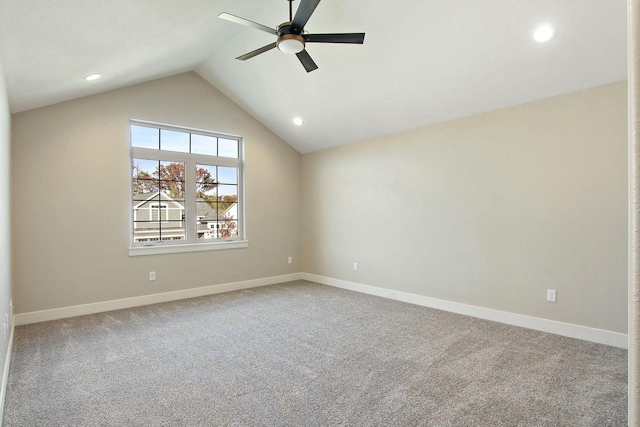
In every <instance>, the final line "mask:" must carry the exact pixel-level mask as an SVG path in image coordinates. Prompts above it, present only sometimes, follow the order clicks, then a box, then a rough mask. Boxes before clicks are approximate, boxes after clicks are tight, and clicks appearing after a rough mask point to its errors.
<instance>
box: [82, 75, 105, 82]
mask: <svg viewBox="0 0 640 427" xmlns="http://www.w3.org/2000/svg"><path fill="white" fill-rule="evenodd" d="M101 76H102V74H99V73H95V74H89V75H88V76H85V78H84V79H85V80H88V81H91V80H98V79H99V78H100V77H101Z"/></svg>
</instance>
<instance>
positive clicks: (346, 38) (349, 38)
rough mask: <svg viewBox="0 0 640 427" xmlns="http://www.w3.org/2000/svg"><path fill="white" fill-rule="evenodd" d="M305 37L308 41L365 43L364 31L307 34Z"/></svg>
mask: <svg viewBox="0 0 640 427" xmlns="http://www.w3.org/2000/svg"><path fill="white" fill-rule="evenodd" d="M303 37H304V39H305V41H306V42H307V43H354V44H362V43H364V33H343V34H307V35H305V36H303Z"/></svg>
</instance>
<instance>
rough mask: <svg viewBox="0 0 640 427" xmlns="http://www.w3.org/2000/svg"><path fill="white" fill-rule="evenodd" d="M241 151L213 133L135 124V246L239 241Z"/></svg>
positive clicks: (237, 144)
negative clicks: (206, 241)
mask: <svg viewBox="0 0 640 427" xmlns="http://www.w3.org/2000/svg"><path fill="white" fill-rule="evenodd" d="M240 149H241V146H240V140H239V139H233V138H231V137H228V136H221V135H216V134H215V133H213V132H211V133H208V132H207V133H205V132H202V131H197V133H196V131H191V130H184V129H180V128H174V127H169V126H167V127H164V126H156V125H153V124H146V123H141V122H135V123H132V125H131V167H132V169H131V170H132V177H131V193H132V205H131V206H132V207H131V209H132V242H133V245H134V246H136V245H137V246H144V245H149V244H155V243H163V244H170V243H171V242H173V243H180V244H184V243H189V242H191V243H196V242H198V241H204V240H210V239H218V240H222V239H223V240H230V239H231V240H233V239H237V238H238V237H239V236H240V234H239V232H240V230H241V227H242V223H241V220H242V219H241V218H240V217H239V215H238V213H239V212H241V211H240V210H239V209H238V204H239V203H240V202H241V199H240V188H241V187H240V183H239V178H240V171H241V163H240Z"/></svg>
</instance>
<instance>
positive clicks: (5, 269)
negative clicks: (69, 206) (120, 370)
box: [0, 64, 11, 414]
mask: <svg viewBox="0 0 640 427" xmlns="http://www.w3.org/2000/svg"><path fill="white" fill-rule="evenodd" d="M10 124H11V115H10V114H9V103H8V100H7V90H6V86H5V80H4V73H3V71H2V64H0V171H1V172H0V236H2V237H0V319H2V320H1V321H0V323H2V322H4V321H5V316H6V315H7V314H10V309H9V301H10V300H11V236H10V232H11V228H10V223H9V216H10V215H9V211H10V209H9V203H10V200H9V166H10V162H9V152H10V137H11V133H10V127H11V126H10ZM0 333H2V332H0ZM2 338H4V337H2ZM8 340H9V336H8V335H7V339H6V340H5V339H0V366H2V367H3V368H4V362H5V358H6V357H7V347H8V345H9V342H8ZM1 371H2V368H0V372H1ZM1 412H2V410H1V409H0V414H1Z"/></svg>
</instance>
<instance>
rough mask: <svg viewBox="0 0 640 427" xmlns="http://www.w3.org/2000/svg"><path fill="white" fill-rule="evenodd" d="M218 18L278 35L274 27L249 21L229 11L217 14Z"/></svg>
mask: <svg viewBox="0 0 640 427" xmlns="http://www.w3.org/2000/svg"><path fill="white" fill-rule="evenodd" d="M218 18H222V19H224V20H227V21H230V22H235V23H236V24H240V25H246V26H247V27H253V28H255V29H258V30H260V31H264V32H265V33H269V34H273V35H274V36H276V35H278V33H277V32H276V30H275V29H274V28H269V27H267V26H266V25H262V24H258V23H257V22H253V21H249V20H248V19H244V18H240V17H239V16H235V15H231V14H229V13H224V12H223V13H221V14H220V15H218Z"/></svg>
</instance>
